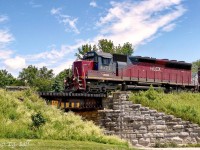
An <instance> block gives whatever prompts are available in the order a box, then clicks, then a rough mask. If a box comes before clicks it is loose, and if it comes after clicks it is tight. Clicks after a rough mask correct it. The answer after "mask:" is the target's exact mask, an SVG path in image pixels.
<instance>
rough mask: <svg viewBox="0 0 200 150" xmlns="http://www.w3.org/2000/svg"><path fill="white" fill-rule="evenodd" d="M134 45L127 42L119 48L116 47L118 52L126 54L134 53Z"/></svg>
mask: <svg viewBox="0 0 200 150" xmlns="http://www.w3.org/2000/svg"><path fill="white" fill-rule="evenodd" d="M133 50H134V49H133V46H132V44H131V43H129V42H126V43H124V45H123V46H122V47H120V48H118V49H116V51H115V52H116V53H118V54H124V55H132V54H133Z"/></svg>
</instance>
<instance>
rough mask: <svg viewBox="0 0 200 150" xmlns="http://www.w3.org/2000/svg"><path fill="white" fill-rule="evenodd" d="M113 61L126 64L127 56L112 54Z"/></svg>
mask: <svg viewBox="0 0 200 150" xmlns="http://www.w3.org/2000/svg"><path fill="white" fill-rule="evenodd" d="M113 61H114V62H117V61H120V62H127V55H120V54H113Z"/></svg>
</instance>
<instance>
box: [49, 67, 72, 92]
mask: <svg viewBox="0 0 200 150" xmlns="http://www.w3.org/2000/svg"><path fill="white" fill-rule="evenodd" d="M71 74H72V70H71V69H65V70H63V71H61V72H60V73H59V74H58V75H56V77H55V79H54V81H53V85H52V90H53V91H54V92H61V91H63V90H64V81H65V79H66V78H67V77H70V76H71Z"/></svg>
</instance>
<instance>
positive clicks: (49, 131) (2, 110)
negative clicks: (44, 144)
mask: <svg viewBox="0 0 200 150" xmlns="http://www.w3.org/2000/svg"><path fill="white" fill-rule="evenodd" d="M38 112H41V114H42V116H43V117H44V118H45V119H46V123H45V124H44V125H42V126H41V127H40V128H34V127H33V122H32V120H31V116H32V115H35V114H37V113H38ZM0 138H2V139H3V138H15V139H19V138H20V139H23V138H25V139H49V140H75V141H93V142H98V143H106V144H115V145H118V146H125V147H128V143H127V142H125V141H123V140H121V139H119V138H117V137H114V136H105V135H104V134H103V132H102V129H100V128H99V127H97V126H95V125H94V124H93V123H92V122H90V121H83V120H82V119H81V117H80V116H76V115H74V114H73V113H64V112H62V111H61V110H58V109H57V108H55V107H51V106H47V105H46V104H45V102H44V100H42V99H40V98H39V97H38V96H37V95H36V94H34V93H33V92H32V91H30V90H28V91H22V92H7V91H4V90H0Z"/></svg>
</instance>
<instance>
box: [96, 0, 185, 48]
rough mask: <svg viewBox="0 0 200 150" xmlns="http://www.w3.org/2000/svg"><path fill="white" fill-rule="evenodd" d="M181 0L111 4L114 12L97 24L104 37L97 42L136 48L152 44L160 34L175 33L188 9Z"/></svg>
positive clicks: (109, 11)
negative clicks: (108, 40) (175, 28)
mask: <svg viewBox="0 0 200 150" xmlns="http://www.w3.org/2000/svg"><path fill="white" fill-rule="evenodd" d="M181 2H182V1H181V0H163V1H160V0H152V1H148V0H143V1H139V2H130V1H125V2H113V1H112V2H111V8H109V9H108V11H107V13H106V14H105V15H104V16H102V17H101V18H100V19H99V21H98V22H97V26H98V27H100V29H101V33H100V34H99V35H98V36H97V37H96V38H107V39H112V40H113V41H114V42H115V43H124V42H127V41H128V42H131V43H132V44H134V45H137V44H141V43H143V42H144V41H149V39H151V38H152V37H154V36H155V35H156V34H157V33H158V32H160V31H167V32H169V31H171V30H173V29H174V27H175V26H176V23H175V22H174V21H175V20H176V19H177V18H179V17H180V16H182V15H183V14H184V13H185V11H186V9H185V8H184V7H183V6H182V4H181Z"/></svg>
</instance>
